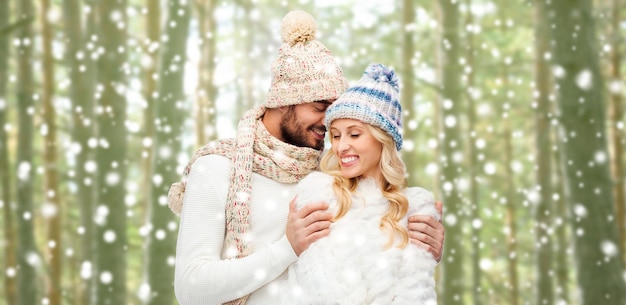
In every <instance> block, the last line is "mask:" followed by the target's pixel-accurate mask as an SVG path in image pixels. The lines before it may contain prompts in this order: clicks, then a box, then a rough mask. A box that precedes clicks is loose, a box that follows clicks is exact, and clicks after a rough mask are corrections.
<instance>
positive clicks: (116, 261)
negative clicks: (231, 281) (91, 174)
mask: <svg viewBox="0 0 626 305" xmlns="http://www.w3.org/2000/svg"><path fill="white" fill-rule="evenodd" d="M126 7H127V5H126V1H125V0H116V1H114V0H109V1H99V2H98V7H97V8H96V11H97V18H98V20H99V26H98V31H99V35H98V43H100V44H101V46H102V47H103V48H104V50H105V52H104V54H102V55H101V56H100V57H99V58H98V83H99V84H101V85H102V90H101V91H100V92H99V100H98V102H99V109H100V110H101V111H98V112H97V114H96V121H97V126H98V127H97V128H98V130H99V134H98V139H99V141H98V142H99V143H98V144H99V145H98V147H97V148H96V160H97V167H98V170H97V174H96V177H97V189H98V198H97V209H96V215H95V223H96V226H95V236H94V240H95V251H94V255H95V258H96V272H95V273H94V275H95V281H96V284H95V289H96V292H95V297H96V299H95V302H94V303H95V304H97V305H108V304H126V294H127V291H126V265H127V262H126V252H127V248H128V243H127V237H126V232H127V229H126V228H127V223H126V218H127V215H126V204H125V194H126V192H125V183H126V169H127V162H126V149H127V144H126V134H127V132H126V126H125V122H126V97H125V91H126V78H125V73H126V71H125V69H127V68H126V67H125V63H126V52H127V49H126V27H127V26H128V22H127V20H126V14H125V12H126Z"/></svg>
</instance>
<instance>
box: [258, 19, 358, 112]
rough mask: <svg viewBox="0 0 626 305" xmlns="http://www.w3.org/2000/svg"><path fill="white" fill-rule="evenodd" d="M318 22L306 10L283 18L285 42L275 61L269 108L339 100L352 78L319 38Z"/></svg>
mask: <svg viewBox="0 0 626 305" xmlns="http://www.w3.org/2000/svg"><path fill="white" fill-rule="evenodd" d="M316 31H317V24H316V22H315V19H313V16H311V15H310V14H308V13H306V12H304V11H299V10H296V11H291V12H289V13H288V14H287V15H285V17H284V18H283V20H282V23H281V27H280V32H281V33H280V34H281V38H282V40H283V45H282V46H281V48H280V49H279V50H278V57H277V58H276V59H275V60H274V63H273V64H272V83H271V85H270V89H269V92H268V94H267V97H266V100H265V105H264V106H265V107H267V108H277V107H281V106H288V105H297V104H303V103H310V102H315V101H323V100H330V99H336V98H337V97H339V95H340V94H341V93H343V92H344V91H345V90H346V89H347V88H348V81H347V80H346V78H345V77H344V75H343V72H342V71H341V68H339V65H337V62H335V58H334V57H333V54H332V53H330V51H329V50H328V49H327V48H326V47H325V46H324V45H323V44H322V43H321V42H319V41H317V40H316V39H315V34H316Z"/></svg>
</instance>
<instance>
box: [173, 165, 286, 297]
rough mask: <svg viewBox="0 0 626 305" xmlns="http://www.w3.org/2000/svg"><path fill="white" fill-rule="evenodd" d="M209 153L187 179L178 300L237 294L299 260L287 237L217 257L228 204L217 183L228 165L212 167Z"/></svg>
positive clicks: (178, 262) (176, 280) (178, 261)
mask: <svg viewBox="0 0 626 305" xmlns="http://www.w3.org/2000/svg"><path fill="white" fill-rule="evenodd" d="M211 158H216V156H207V157H201V158H199V159H198V160H197V161H196V162H195V163H194V165H193V166H192V168H191V171H190V173H189V176H188V179H187V185H186V190H185V197H184V204H183V210H182V213H181V219H180V228H179V232H178V242H177V246H176V255H177V257H176V268H175V278H174V289H175V293H176V298H177V299H178V301H179V303H180V304H181V305H200V304H203V305H206V304H221V303H224V302H227V301H231V300H234V299H237V298H239V297H242V296H244V295H247V294H249V293H252V292H253V291H255V290H257V289H258V288H259V287H261V286H263V285H265V284H267V283H269V282H271V281H272V280H274V279H275V278H277V277H278V276H279V275H280V274H282V273H283V272H284V271H285V270H286V269H287V267H288V266H289V265H290V264H291V263H293V262H294V261H295V260H296V259H297V256H296V254H295V253H294V252H293V249H292V248H291V245H290V244H289V241H288V240H287V238H286V236H283V237H282V238H281V239H279V240H278V241H276V242H274V243H271V244H267V245H265V246H264V247H260V248H258V249H255V252H254V253H252V254H251V255H249V256H246V257H244V258H240V259H237V258H232V259H222V258H221V254H222V252H223V246H224V245H223V243H224V234H225V216H224V215H225V210H224V209H225V205H226V203H225V194H224V192H223V185H221V186H222V189H220V188H218V187H217V186H218V185H220V183H222V184H223V183H228V181H229V179H228V177H229V169H228V168H222V167H220V166H216V164H214V163H215V162H211ZM217 158H220V157H217ZM209 173H210V174H209ZM219 190H222V192H220V191H219Z"/></svg>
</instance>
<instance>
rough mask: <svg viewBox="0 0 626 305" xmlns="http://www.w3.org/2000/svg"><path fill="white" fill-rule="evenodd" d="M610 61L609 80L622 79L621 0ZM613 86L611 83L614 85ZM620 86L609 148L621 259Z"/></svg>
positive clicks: (624, 249) (625, 211)
mask: <svg viewBox="0 0 626 305" xmlns="http://www.w3.org/2000/svg"><path fill="white" fill-rule="evenodd" d="M611 4H612V7H611V12H612V16H611V17H612V18H611V33H610V35H611V39H610V42H611V54H610V58H611V64H610V81H611V82H615V83H620V82H621V83H623V81H622V73H621V69H620V66H621V64H622V58H621V51H622V50H621V48H620V46H621V44H622V43H623V41H622V38H621V35H620V25H619V24H620V22H621V19H620V9H621V7H620V1H618V0H611ZM611 87H612V86H611ZM617 88H620V89H611V90H609V93H610V102H609V116H610V118H611V119H610V121H609V122H610V124H609V125H610V126H611V127H610V128H609V132H610V137H611V141H609V143H610V150H611V165H612V167H611V173H612V177H613V197H614V199H615V213H616V214H617V217H616V219H617V232H618V236H619V248H620V251H621V253H622V260H623V262H624V259H626V256H624V254H626V245H625V244H626V219H625V217H626V197H625V196H626V193H625V191H624V158H623V156H624V148H623V147H624V145H625V142H624V130H623V127H622V128H620V126H619V123H620V122H623V117H624V110H623V107H622V91H621V86H617Z"/></svg>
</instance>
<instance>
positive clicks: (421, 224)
mask: <svg viewBox="0 0 626 305" xmlns="http://www.w3.org/2000/svg"><path fill="white" fill-rule="evenodd" d="M435 209H437V212H439V219H443V203H442V202H441V201H437V202H435ZM407 227H408V229H409V239H410V242H411V243H413V244H415V245H417V246H418V247H421V248H424V249H426V250H428V252H430V253H431V254H432V255H433V257H434V258H435V260H437V262H439V261H441V256H442V254H443V241H444V237H445V230H444V228H443V224H442V223H441V220H439V221H437V220H435V218H433V217H431V216H426V215H412V216H410V217H409V224H408V226H407Z"/></svg>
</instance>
